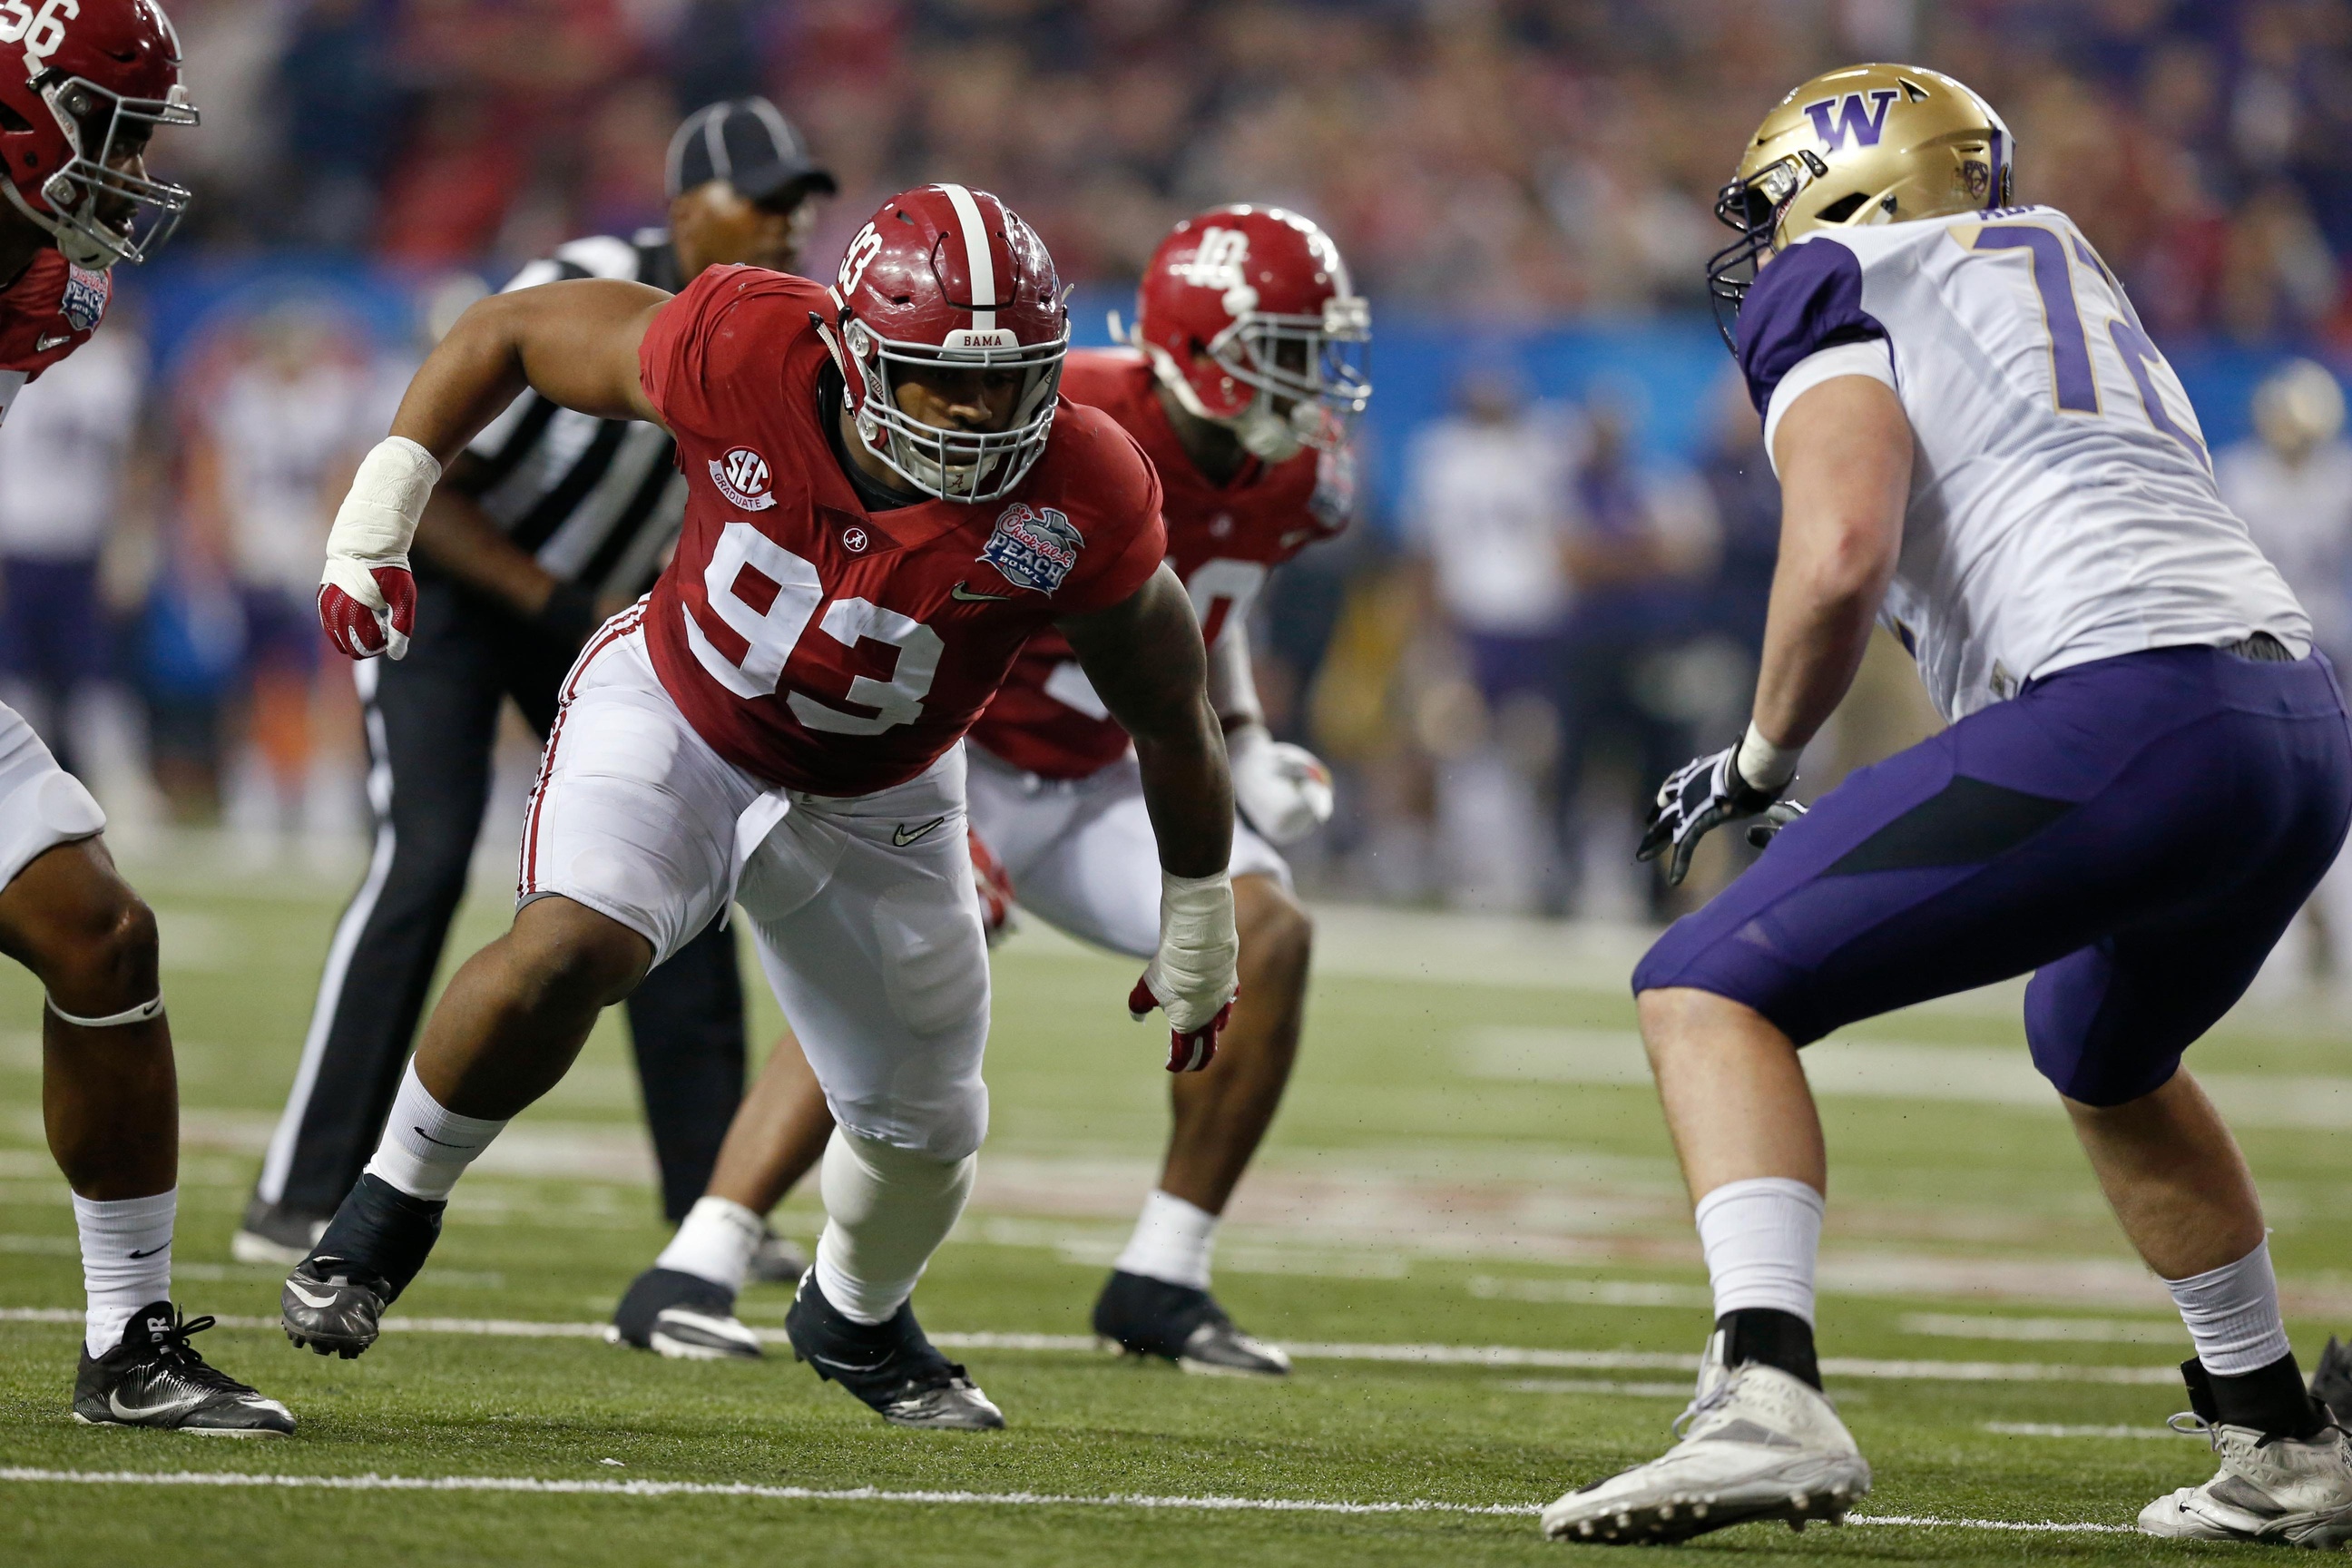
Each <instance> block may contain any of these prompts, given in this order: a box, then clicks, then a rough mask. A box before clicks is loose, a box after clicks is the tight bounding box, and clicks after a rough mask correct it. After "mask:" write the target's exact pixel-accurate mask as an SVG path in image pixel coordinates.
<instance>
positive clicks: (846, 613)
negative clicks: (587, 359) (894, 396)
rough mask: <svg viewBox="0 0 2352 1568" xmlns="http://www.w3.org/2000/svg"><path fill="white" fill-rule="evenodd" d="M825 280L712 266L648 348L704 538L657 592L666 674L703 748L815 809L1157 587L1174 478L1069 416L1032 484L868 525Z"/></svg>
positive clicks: (872, 777) (1119, 437) (682, 554)
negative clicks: (1025, 648) (828, 339)
mask: <svg viewBox="0 0 2352 1568" xmlns="http://www.w3.org/2000/svg"><path fill="white" fill-rule="evenodd" d="M830 315H831V308H830V302H829V301H828V300H827V299H826V297H825V291H824V289H823V288H822V287H821V286H819V285H817V284H814V283H812V282H809V281H808V280H807V279H803V278H792V277H787V276H785V275H784V274H782V273H778V272H768V271H764V270H762V269H761V268H755V267H714V268H711V269H710V270H709V271H707V272H705V273H704V274H703V275H702V276H701V277H700V278H699V279H696V280H695V281H694V282H693V283H691V284H689V285H688V287H687V289H686V290H685V291H684V292H683V293H681V294H679V295H678V296H677V299H675V300H672V301H670V302H669V303H668V304H667V305H665V306H663V307H662V309H661V310H660V311H659V312H658V313H657V314H656V316H655V318H654V322H653V325H652V326H651V327H650V328H649V329H648V330H647V331H646V339H645V343H644V346H643V348H642V349H641V350H640V351H639V356H638V364H639V373H640V374H641V376H642V378H643V382H644V385H645V389H646V395H647V396H648V397H649V398H651V399H652V401H653V405H654V406H655V407H656V409H658V410H659V411H660V413H661V416H662V418H663V420H664V421H665V422H666V423H667V425H668V426H669V427H670V430H671V432H672V433H673V434H675V435H676V436H677V461H678V466H679V467H680V468H683V469H684V470H685V471H686V476H687V482H688V499H687V506H686V525H685V530H684V531H683V532H682V533H681V534H680V536H679V538H678V543H677V554H676V556H674V557H673V558H672V560H671V562H670V564H669V568H668V569H667V571H665V572H664V573H663V574H662V576H661V581H660V582H659V583H657V584H656V585H655V587H654V593H653V602H652V604H651V605H650V606H649V607H648V610H647V614H646V631H647V634H648V635H647V641H648V645H649V647H650V648H651V650H652V654H653V661H654V668H655V669H656V671H657V672H658V673H659V675H660V677H661V682H662V686H663V688H664V689H666V690H667V691H668V693H669V694H670V697H671V699H672V700H674V701H676V702H677V705H678V708H679V710H681V711H682V712H684V713H685V715H686V718H687V721H688V723H690V724H692V725H693V726H694V728H695V731H696V733H698V734H699V735H700V736H701V737H702V738H703V739H704V740H706V741H708V742H710V745H711V746H712V748H713V749H714V750H716V751H717V752H719V755H721V756H723V757H725V758H727V759H728V760H729V761H730V762H731V763H735V764H736V765H737V766H738V767H740V768H743V769H745V770H747V771H748V772H751V773H755V774H757V775H758V776H759V777H761V778H763V779H767V780H770V781H771V782H772V783H775V784H782V785H784V786H786V787H788V788H791V789H800V790H807V791H810V792H812V793H814V794H817V795H869V794H871V793H873V792H874V791H876V790H878V789H886V788H887V787H889V786H890V785H892V784H900V783H903V782H905V781H906V780H908V779H910V778H913V777H914V776H915V775H916V774H918V773H921V772H922V771H923V770H924V769H925V768H927V767H929V765H930V764H931V763H933V762H934V761H936V760H937V759H938V758H939V756H940V753H942V752H945V751H946V750H947V749H948V748H949V747H950V746H952V745H954V744H955V743H956V742H957V741H958V740H960V739H961V737H962V735H963V732H964V731H966V730H968V729H970V728H971V722H972V721H973V720H974V719H976V718H978V717H979V716H980V712H981V710H982V709H983V708H985V707H986V706H987V705H988V700H989V698H990V697H991V696H992V695H993V694H994V693H995V691H996V688H997V685H998V683H999V682H1000V681H1002V680H1003V679H1004V672H1005V671H1006V670H1007V669H1008V668H1011V666H1012V663H1013V656H1014V655H1015V654H1017V653H1018V652H1020V650H1021V645H1022V644H1024V643H1025V642H1027V641H1028V640H1029V639H1030V637H1033V636H1034V635H1035V634H1036V633H1037V632H1039V631H1040V630H1043V629H1048V628H1050V626H1051V624H1052V622H1053V621H1054V620H1055V619H1056V618H1057V617H1060V616H1072V615H1081V614H1084V613H1086V612H1087V611H1090V610H1099V609H1105V608H1108V606H1110V605H1115V604H1117V603H1118V602H1119V601H1120V600H1122V599H1124V598H1126V597H1127V596H1128V595H1130V594H1132V593H1134V592H1135V591H1136V589H1138V588H1139V587H1140V586H1142V584H1143V583H1144V582H1145V580H1146V579H1148V578H1149V577H1150V575H1151V574H1152V572H1153V571H1154V570H1155V569H1156V568H1157V567H1158V565H1159V563H1160V556H1161V555H1162V554H1163V553H1164V552H1165V550H1166V546H1167V534H1166V531H1165V530H1164V529H1163V528H1162V526H1161V524H1160V481H1159V479H1157V478H1156V477H1155V476H1154V474H1153V472H1152V468H1151V464H1150V462H1149V461H1147V460H1146V459H1145V458H1144V456H1143V454H1142V453H1141V452H1140V451H1139V450H1138V449H1137V447H1136V444H1135V442H1134V441H1133V440H1131V439H1130V438H1129V437H1128V436H1127V435H1126V434H1125V433H1124V432H1122V431H1121V430H1120V429H1119V427H1118V426H1117V425H1116V424H1114V423H1112V421H1111V420H1110V419H1109V418H1108V416H1105V415H1102V414H1098V413H1097V412H1096V411H1095V410H1093V409H1091V408H1081V407H1078V406H1076V405H1074V404H1070V403H1067V402H1065V403H1063V404H1061V405H1059V406H1058V409H1057V411H1056V413H1055V416H1054V430H1053V438H1052V440H1051V442H1050V443H1049V444H1048V445H1047V447H1046V448H1045V455H1044V456H1043V457H1041V458H1038V459H1037V463H1036V466H1035V467H1034V468H1031V469H1030V471H1029V473H1028V476H1027V477H1026V478H1025V479H1023V480H1022V482H1021V485H1020V488H1019V489H1016V490H1014V491H1013V494H1012V495H1011V496H1010V497H1008V498H1006V499H1003V500H996V501H991V502H987V503H984V504H982V505H977V506H974V505H968V504H964V503H961V502H957V501H947V500H926V501H920V502H918V503H916V504H913V505H910V506H904V507H898V508H894V509H888V510H882V511H878V512H868V511H867V510H866V507H865V506H864V505H863V503H861V502H860V500H859V499H858V495H857V491H856V487H855V486H853V485H852V484H851V482H850V479H849V477H848V475H846V474H845V473H844V472H843V471H842V468H841V461H840V459H839V458H836V457H835V452H834V447H833V444H832V440H831V438H830V437H828V435H827V433H826V430H825V428H824V417H823V416H822V414H821V412H820V404H821V400H822V397H823V393H822V390H821V384H822V378H823V373H824V371H825V369H826V368H827V366H828V365H829V364H830V363H831V355H830V353H829V352H828V351H827V349H826V348H825V345H824V339H823V338H822V337H821V336H820V335H819V334H818V332H817V331H816V325H815V323H816V321H817V320H819V319H820V318H821V317H823V318H829V317H830Z"/></svg>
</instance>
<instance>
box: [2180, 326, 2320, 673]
mask: <svg viewBox="0 0 2352 1568" xmlns="http://www.w3.org/2000/svg"><path fill="white" fill-rule="evenodd" d="M2254 429H2255V432H2256V434H2255V437H2254V438H2253V439H2252V440H2251V441H2242V442H2240V443H2238V444H2237V445H2236V446H2233V447H2227V448H2225V449H2224V450H2223V451H2222V452H2221V454H2220V455H2219V456H2218V457H2216V458H2214V461H2213V478H2214V479H2215V481H2216V482H2217V483H2218V484H2219V485H2220V486H2221V499H2222V500H2225V501H2227V502H2229V503H2230V509H2231V510H2232V511H2234V512H2236V513H2237V514H2238V515H2239V516H2240V517H2242V518H2243V519H2245V520H2246V527H2247V530H2248V531H2250V532H2252V534H2253V536H2254V542H2255V543H2257V544H2259V545H2261V546H2262V547H2263V553H2264V554H2265V555H2268V556H2269V557H2270V558H2271V560H2272V562H2273V563H2275V564H2276V565H2277V567H2278V569H2279V571H2280V572H2281V573H2283V574H2285V577H2286V580H2287V584H2288V586H2290V587H2292V588H2293V589H2294V592H2295V596H2296V597H2297V598H2299V599H2301V600H2302V601H2303V605H2304V608H2305V610H2307V611H2309V612H2310V614H2311V624H2312V628H2313V630H2314V632H2315V634H2316V635H2317V637H2318V640H2319V646H2320V647H2321V648H2323V649H2324V650H2325V651H2326V654H2327V656H2328V658H2331V659H2333V660H2335V661H2336V665H2337V666H2338V667H2339V668H2352V442H2347V440H2345V439H2344V435H2343V431H2344V390H2343V388H2342V387H2341V386H2340V385H2339V384H2337V383H2336V377H2335V376H2333V375H2331V374H2328V372H2327V370H2326V367H2325V366H2323V365H2319V364H2315V363H2312V362H2311V361H2310V360H2307V359H2296V360H2289V361H2288V362H2287V363H2285V364H2284V365H2282V366H2280V367H2279V368H2278V369H2277V370H2276V371H2273V373H2272V374H2270V375H2269V376H2268V377H2267V378H2265V379H2264V380H2263V384H2261V385H2260V386H2259V387H2257V388H2256V389H2255V392H2254Z"/></svg>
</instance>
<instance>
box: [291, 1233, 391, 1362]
mask: <svg viewBox="0 0 2352 1568" xmlns="http://www.w3.org/2000/svg"><path fill="white" fill-rule="evenodd" d="M392 1296H393V1289H392V1282H391V1281H390V1280H388V1279H385V1278H384V1277H383V1275H381V1274H377V1273H373V1272H372V1271H370V1270H368V1269H365V1268H361V1267H360V1266H358V1265H357V1264H355V1263H353V1262H352V1260H351V1259H349V1258H304V1259H303V1260H302V1261H301V1262H299V1263H298V1264H296V1265H295V1266H294V1272H293V1273H291V1274H289V1275H288V1276H287V1277H286V1288H285V1289H282V1290H280V1291H279V1292H278V1316H279V1317H280V1318H281V1319H282V1320H283V1321H284V1322H285V1325H286V1337H287V1338H288V1339H289V1340H292V1341H293V1342H294V1345H295V1348H296V1349H297V1350H310V1351H315V1352H318V1353H319V1354H320V1355H339V1356H341V1357H342V1358H343V1359H344V1360H345V1361H350V1360H351V1359H352V1357H354V1356H356V1355H358V1354H359V1353H360V1352H362V1351H363V1350H365V1349H367V1348H368V1346H370V1345H372V1344H373V1343H375V1337H376V1335H378V1334H379V1333H382V1332H383V1310H384V1309H385V1308H386V1307H388V1306H390V1305H391V1304H392Z"/></svg>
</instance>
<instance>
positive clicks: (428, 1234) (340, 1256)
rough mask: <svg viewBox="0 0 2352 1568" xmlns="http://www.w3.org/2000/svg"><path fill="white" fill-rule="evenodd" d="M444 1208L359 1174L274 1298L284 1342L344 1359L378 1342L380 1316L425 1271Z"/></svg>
mask: <svg viewBox="0 0 2352 1568" xmlns="http://www.w3.org/2000/svg"><path fill="white" fill-rule="evenodd" d="M448 1206H449V1205H448V1204H447V1203H446V1201H443V1200H438V1199H433V1198H414V1197H410V1196H409V1195H408V1194H406V1193H404V1192H402V1191H401V1190H400V1189H399V1188H397V1187H395V1186H394V1185H393V1184H391V1183H389V1182H386V1181H384V1180H383V1179H382V1178H381V1177H377V1176H362V1177H361V1178H360V1179H359V1182H358V1184H356V1185H354V1186H353V1187H352V1190H351V1195H349V1196H348V1197H346V1198H344V1199H343V1206H342V1207H341V1208H339V1209H337V1210H336V1211H335V1217H334V1218H333V1220H331V1222H329V1224H328V1226H327V1229H326V1233H325V1234H324V1235H322V1236H320V1237H319V1241H318V1245H317V1246H315V1247H312V1248H311V1249H310V1257H308V1258H304V1259H303V1260H302V1261H301V1262H300V1263H299V1264H297V1265H295V1268H294V1272H293V1273H291V1274H289V1275H288V1276H287V1278H286V1289H284V1290H282V1291H280V1292H279V1293H278V1310H279V1313H280V1314H281V1315H282V1316H283V1318H284V1319H285V1323H286V1337H287V1338H288V1339H289V1340H292V1341H293V1342H295V1344H296V1345H298V1346H307V1347H308V1348H310V1349H311V1350H313V1351H316V1352H319V1354H320V1355H328V1354H334V1355H339V1356H341V1357H342V1358H343V1359H344V1360H346V1361H349V1360H350V1359H351V1358H352V1357H353V1356H355V1355H357V1354H359V1353H360V1352H362V1351H363V1350H365V1349H367V1348H368V1346H370V1345H372V1344H373V1343H375V1338H376V1335H377V1334H378V1333H379V1332H381V1331H382V1329H383V1310H384V1309H385V1308H386V1307H389V1306H391V1305H392V1304H393V1302H394V1301H396V1300H399V1299H400V1293H401V1292H402V1291H403V1290H404V1289H407V1288H408V1282H409V1281H410V1280H412V1279H415V1278H416V1271H417V1270H418V1269H420V1268H424V1267H425V1258H427V1257H428V1256H430V1255H431V1253H432V1251H433V1243H434V1242H435V1241H436V1239H438V1238H439V1237H440V1235H441V1213H442V1211H443V1210H444V1209H446V1208H447V1207H448Z"/></svg>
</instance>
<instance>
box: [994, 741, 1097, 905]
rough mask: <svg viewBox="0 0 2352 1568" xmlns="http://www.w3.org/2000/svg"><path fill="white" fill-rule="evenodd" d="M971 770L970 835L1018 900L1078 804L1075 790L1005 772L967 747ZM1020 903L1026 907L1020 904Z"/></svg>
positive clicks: (1002, 766) (1001, 765) (1016, 771)
mask: <svg viewBox="0 0 2352 1568" xmlns="http://www.w3.org/2000/svg"><path fill="white" fill-rule="evenodd" d="M967 750H968V751H969V752H970V754H971V776H970V780H969V782H968V783H967V784H966V786H965V787H966V789H967V791H968V793H969V795H970V811H971V830H972V831H973V832H974V833H977V834H979V835H980V837H981V842H982V843H983V844H986V845H987V846H988V848H989V852H990V853H991V854H992V855H994V856H995V857H996V863H997V864H998V865H1000V866H1002V867H1003V868H1004V871H1005V874H1006V875H1007V876H1009V877H1011V878H1012V879H1013V897H1014V898H1016V899H1020V898H1021V894H1022V891H1023V886H1022V885H1023V883H1024V882H1025V881H1027V879H1028V878H1029V876H1030V873H1031V872H1033V871H1034V870H1035V869H1036V868H1037V867H1038V864H1039V863H1040V862H1041V861H1043V860H1045V859H1046V858H1049V857H1051V856H1052V855H1053V854H1054V852H1055V847H1056V846H1058V845H1059V844H1060V842H1061V839H1062V835H1063V834H1064V833H1066V831H1068V828H1069V825H1070V822H1071V819H1072V818H1073V817H1074V816H1076V814H1077V812H1078V811H1079V809H1080V808H1081V805H1082V804H1083V801H1082V797H1081V795H1080V794H1079V791H1078V789H1076V788H1074V787H1073V786H1072V785H1070V784H1066V783H1061V782H1058V781H1055V780H1049V779H1047V780H1041V779H1039V778H1037V777H1035V776H1034V774H1031V773H1023V772H1021V771H1020V770H1019V769H1017V768H1013V767H1009V766H1007V765H1006V764H1005V763H1000V762H998V761H996V760H995V759H994V758H992V757H991V756H989V755H988V754H987V753H986V752H982V751H980V750H978V749H977V748H971V747H968V748H967ZM1021 901H1023V902H1024V903H1025V902H1027V901H1028V900H1025V899H1023V900H1021Z"/></svg>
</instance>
